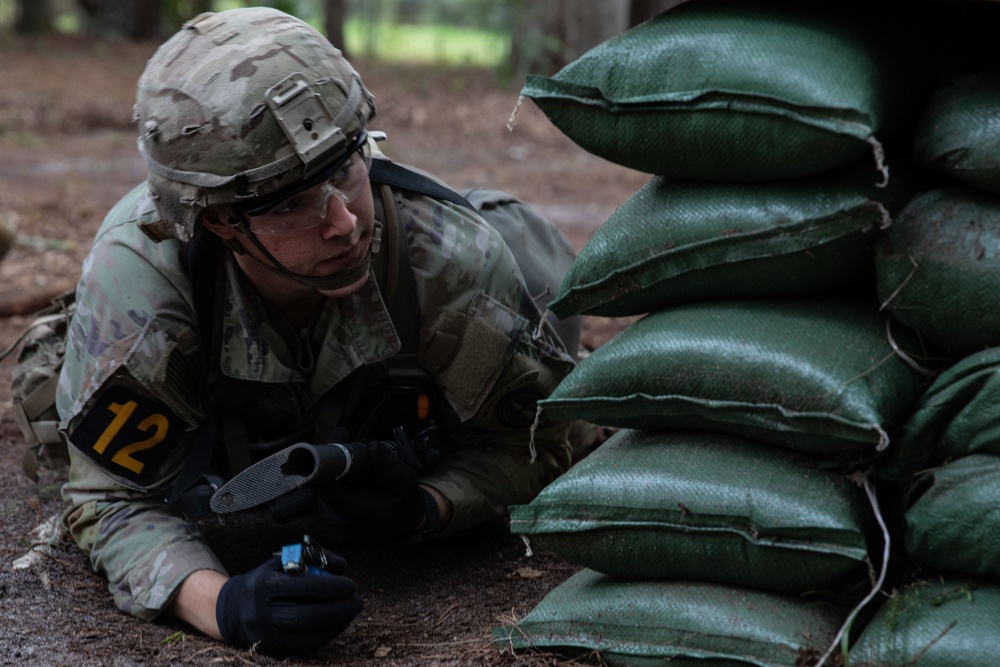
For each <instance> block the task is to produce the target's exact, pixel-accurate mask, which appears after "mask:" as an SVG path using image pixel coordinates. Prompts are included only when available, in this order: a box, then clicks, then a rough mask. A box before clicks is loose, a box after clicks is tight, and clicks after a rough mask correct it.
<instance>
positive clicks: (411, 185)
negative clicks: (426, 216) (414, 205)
mask: <svg viewBox="0 0 1000 667" xmlns="http://www.w3.org/2000/svg"><path fill="white" fill-rule="evenodd" d="M368 178H369V179H370V180H371V182H372V183H376V184H379V183H384V184H386V185H388V186H390V187H394V188H398V189H400V190H408V191H409V192H415V193H417V194H421V195H427V196H428V197H432V198H434V199H440V200H443V201H448V202H451V203H452V204H458V205H459V206H464V207H466V208H467V209H469V210H470V211H475V210H476V207H475V206H473V205H472V204H471V203H469V200H468V199H466V198H465V197H463V196H462V195H460V194H458V193H457V192H455V191H454V190H452V189H451V188H449V187H448V186H446V185H442V184H441V183H438V182H437V181H435V180H434V179H433V178H430V177H428V176H424V175H423V174H420V173H418V172H415V171H412V170H410V169H407V168H406V167H403V166H400V165H398V164H396V163H395V162H392V161H391V160H384V159H380V158H375V159H374V160H372V165H371V168H370V169H369V175H368Z"/></svg>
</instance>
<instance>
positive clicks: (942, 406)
mask: <svg viewBox="0 0 1000 667" xmlns="http://www.w3.org/2000/svg"><path fill="white" fill-rule="evenodd" d="M969 454H993V455H996V456H1000V348H995V347H994V348H990V349H988V350H983V351H982V352H977V353H976V354H973V355H970V356H968V357H965V358H964V359H962V360H961V361H959V362H958V363H957V364H955V365H954V366H952V367H951V368H949V369H948V370H946V371H945V372H944V373H942V374H941V375H940V376H938V377H937V379H935V380H934V382H933V384H931V386H930V388H929V389H928V390H927V393H925V394H924V395H923V396H921V397H920V400H919V401H918V402H917V406H916V408H915V409H914V411H913V414H912V415H911V416H910V418H909V419H908V420H907V422H906V424H905V425H904V427H903V429H902V432H901V433H900V436H899V438H897V439H896V441H895V442H894V443H893V444H892V446H890V447H889V449H888V450H887V451H886V455H885V457H884V458H883V459H881V460H879V462H878V465H877V467H876V472H877V475H878V477H879V478H881V479H886V480H891V481H897V482H899V481H905V480H907V479H909V478H910V477H911V476H913V475H914V474H915V473H916V472H917V471H920V470H925V469H927V468H930V467H932V466H936V465H939V464H940V463H943V462H945V461H948V460H950V459H956V458H960V457H963V456H968V455H969Z"/></svg>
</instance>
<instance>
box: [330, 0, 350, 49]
mask: <svg viewBox="0 0 1000 667" xmlns="http://www.w3.org/2000/svg"><path fill="white" fill-rule="evenodd" d="M323 7H324V11H323V29H324V30H325V31H326V38H327V39H329V40H330V42H332V43H333V45H334V46H336V47H337V48H338V49H340V50H341V51H342V52H343V54H344V57H345V58H348V59H350V55H349V54H348V53H347V44H346V43H345V41H344V18H345V17H346V16H347V0H326V1H325V2H324V3H323Z"/></svg>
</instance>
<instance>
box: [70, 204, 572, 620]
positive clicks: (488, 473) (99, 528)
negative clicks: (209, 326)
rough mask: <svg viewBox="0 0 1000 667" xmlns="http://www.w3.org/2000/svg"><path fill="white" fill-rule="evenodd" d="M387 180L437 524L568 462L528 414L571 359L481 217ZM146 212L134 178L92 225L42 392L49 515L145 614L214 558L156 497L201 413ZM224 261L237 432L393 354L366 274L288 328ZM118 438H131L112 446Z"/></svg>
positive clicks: (494, 504)
mask: <svg viewBox="0 0 1000 667" xmlns="http://www.w3.org/2000/svg"><path fill="white" fill-rule="evenodd" d="M395 195H396V201H397V210H398V211H399V213H400V222H401V224H402V225H403V227H404V230H405V236H406V240H407V243H408V246H409V256H410V261H411V264H412V267H413V273H414V278H415V283H416V285H415V286H416V297H417V299H418V301H419V312H420V320H421V326H420V334H419V342H418V346H417V351H418V359H419V365H420V366H421V367H422V368H423V370H424V371H426V372H427V373H428V374H429V376H430V377H431V378H432V380H433V382H434V384H435V386H436V387H437V388H438V389H440V392H441V394H442V395H443V396H444V397H445V400H446V405H443V406H442V411H441V412H442V415H443V416H442V418H441V420H440V424H439V425H440V426H441V428H442V430H443V431H444V432H445V435H446V437H447V438H448V440H449V442H450V443H452V444H453V446H454V451H453V452H452V453H450V454H449V455H448V456H446V457H445V458H444V459H443V460H442V461H441V462H440V463H439V464H438V465H437V466H436V467H435V468H434V470H433V472H432V473H431V474H429V475H426V476H423V477H421V480H420V481H421V482H422V483H424V484H427V485H430V486H432V487H434V488H436V489H437V490H439V491H440V492H441V493H442V494H443V495H444V496H445V497H446V498H447V499H448V500H449V501H450V503H451V504H452V506H453V518H452V520H451V523H450V524H449V525H448V527H447V529H446V531H445V533H453V532H456V531H460V530H462V529H465V528H468V527H470V526H473V525H476V524H478V523H481V522H482V521H484V520H487V519H488V518H490V517H494V516H497V515H503V513H504V512H505V511H506V507H507V506H508V505H510V504H515V503H523V502H526V501H528V500H530V499H531V498H532V497H534V496H535V495H536V494H537V492H538V491H539V490H540V489H541V488H542V487H543V486H544V485H545V484H547V483H548V482H549V481H551V480H552V479H553V478H554V477H555V476H556V475H558V474H559V473H561V472H562V471H563V470H565V469H566V468H567V467H568V466H569V463H570V456H571V451H570V446H569V444H568V442H567V431H568V428H569V425H568V424H566V423H564V422H555V421H548V420H546V419H544V418H541V420H540V421H539V422H538V423H537V425H536V428H535V431H534V434H533V435H532V434H531V430H532V426H533V419H534V417H535V415H534V411H535V409H534V401H535V400H537V399H538V398H541V397H545V396H548V395H549V393H551V391H552V389H553V388H554V387H555V386H556V385H557V384H558V383H559V381H560V380H561V379H562V378H563V377H564V376H565V375H566V374H567V373H568V372H569V370H570V368H571V367H572V364H573V361H572V357H570V356H569V355H568V354H567V353H566V351H565V348H564V347H563V345H562V343H561V342H560V340H559V339H558V337H557V336H556V335H555V334H554V333H553V332H552V329H551V327H550V326H549V324H548V323H545V324H543V325H541V326H540V325H539V321H540V319H541V314H540V313H539V311H538V308H537V307H536V306H535V304H534V302H533V301H532V299H531V296H530V295H529V294H528V293H527V291H526V289H525V287H524V283H523V279H522V276H521V273H520V270H519V269H518V267H517V264H516V263H515V261H514V259H513V257H512V255H511V253H510V251H509V250H508V248H507V247H506V245H505V244H504V242H503V240H502V238H501V237H500V236H499V234H498V233H497V232H496V231H495V230H493V229H492V228H491V227H490V226H489V225H488V224H486V223H485V222H484V221H483V220H482V219H481V218H479V217H478V216H476V215H475V214H474V213H472V212H471V211H469V210H467V209H465V208H462V207H459V206H456V205H453V204H450V203H442V202H439V201H436V200H432V199H429V198H427V197H423V196H414V195H410V194H403V193H401V192H397V193H395ZM155 218H156V214H155V210H154V207H153V205H152V201H151V199H150V197H149V194H148V185H147V184H143V185H140V186H138V187H136V188H135V189H134V190H133V191H132V192H131V193H130V194H128V195H127V196H126V197H125V198H123V200H122V201H121V202H120V203H119V204H118V205H117V206H116V207H115V208H114V209H113V210H112V211H111V212H110V213H109V215H108V217H107V218H106V220H105V221H104V224H103V225H102V227H101V228H100V230H99V231H98V234H97V237H96V239H95V242H94V245H93V248H92V250H91V252H90V255H89V257H88V258H87V260H86V262H85V265H84V269H83V273H82V277H81V280H80V284H79V290H78V303H79V305H78V311H77V316H76V317H75V318H74V320H73V322H72V325H71V330H70V333H69V338H68V353H67V356H66V360H65V365H64V369H63V372H62V375H61V378H60V384H59V390H58V394H57V407H58V409H59V413H60V417H61V420H62V421H61V428H62V429H63V430H64V431H65V432H66V433H67V434H68V437H69V440H70V445H71V446H70V456H71V461H72V464H71V469H70V479H69V482H68V483H67V484H66V485H65V487H64V490H63V495H64V498H65V499H66V500H67V502H68V503H69V507H68V509H67V511H66V514H65V522H66V524H67V526H68V527H69V530H70V531H71V533H72V535H73V537H74V538H75V540H76V541H77V543H78V544H79V545H80V547H81V548H82V549H84V550H85V551H86V552H88V553H89V555H90V559H91V563H92V565H93V567H94V568H95V570H97V571H98V572H100V573H101V574H103V575H104V576H106V577H107V578H108V581H109V588H110V590H111V591H112V593H113V594H114V597H115V601H116V603H117V604H118V606H119V607H120V608H121V609H122V610H124V611H127V612H129V613H131V614H132V615H134V616H137V617H140V618H144V619H151V618H154V617H155V616H157V615H158V614H159V613H160V612H162V611H163V610H164V609H165V608H166V606H168V605H169V603H170V601H171V600H172V598H173V596H174V594H175V593H176V591H177V588H178V587H179V585H180V584H181V582H182V581H183V580H184V578H185V577H186V576H187V575H188V574H190V573H191V572H193V571H195V570H198V569H212V570H218V571H223V568H222V565H221V564H220V562H219V560H218V558H217V557H216V556H215V555H214V554H213V553H212V552H211V551H210V550H209V548H208V547H207V546H206V545H205V543H204V542H203V540H202V538H201V536H200V534H199V532H198V530H197V527H196V526H195V525H193V524H191V523H189V522H188V521H186V520H185V519H183V518H182V517H181V516H180V515H179V514H178V513H177V512H175V511H174V510H173V509H172V508H171V507H169V506H167V505H165V504H164V503H163V502H162V498H163V497H164V491H165V490H166V489H168V488H169V486H170V485H171V483H172V482H173V481H174V479H175V478H176V476H177V474H178V472H179V470H180V468H181V466H182V465H183V462H184V460H185V457H186V456H187V455H188V454H189V452H190V446H191V438H192V431H193V429H194V428H195V426H196V425H197V424H198V423H199V422H200V421H201V420H202V419H203V417H204V415H205V414H206V410H205V406H204V405H203V403H202V398H201V397H202V395H203V392H202V387H201V382H202V380H201V378H202V377H203V371H202V366H201V364H202V362H201V361H200V357H199V342H198V337H197V334H196V332H195V328H194V327H195V316H194V295H193V287H192V284H191V281H190V279H189V277H188V274H187V273H186V272H185V271H184V269H183V268H182V265H181V262H180V254H181V252H182V249H183V245H182V244H181V243H180V242H178V241H176V240H168V241H164V242H161V243H154V242H152V241H151V240H150V239H149V238H148V237H147V235H145V234H143V233H142V231H141V230H140V228H139V226H138V224H137V222H138V221H140V220H142V221H151V220H152V221H155ZM223 261H224V264H225V281H224V283H225V286H224V293H223V297H224V303H225V307H224V308H223V309H222V310H223V311H224V312H221V313H218V314H217V316H219V317H221V319H222V329H221V331H222V334H221V339H222V340H221V350H220V366H221V373H222V374H223V375H224V376H226V377H228V378H231V379H234V380H236V381H249V382H251V383H266V384H267V387H268V388H269V390H268V391H267V392H264V393H259V394H257V395H256V396H254V398H253V401H254V402H253V404H248V405H246V406H244V407H245V410H243V412H244V413H245V414H248V415H254V416H258V417H260V418H259V419H254V418H251V419H249V420H248V422H247V425H248V435H249V437H250V439H251V440H252V441H267V442H276V441H280V440H281V437H282V436H283V435H284V436H288V435H290V434H291V435H300V434H301V433H302V432H308V431H309V430H310V429H311V428H312V427H313V426H314V425H315V423H316V422H318V421H321V416H322V415H321V412H322V409H323V405H324V402H323V401H324V397H327V396H328V395H329V394H330V393H331V392H333V391H336V389H337V388H338V386H339V385H341V384H342V381H343V380H344V379H345V378H347V377H348V376H349V375H350V374H351V373H352V371H354V370H355V369H357V368H359V367H361V366H362V365H365V364H372V363H376V362H379V361H381V360H385V359H388V358H389V357H392V356H393V355H395V354H397V352H399V350H400V347H401V344H400V340H399V337H398V336H397V334H396V331H395V329H394V327H393V325H392V320H391V317H390V314H389V312H388V310H387V308H386V306H385V305H384V303H383V301H382V298H381V296H380V294H379V290H378V286H377V285H376V284H375V280H374V274H373V275H372V279H371V280H369V282H368V284H367V285H366V286H365V287H364V288H363V289H362V290H361V291H360V292H358V293H356V294H354V295H352V296H350V297H347V298H344V299H339V300H330V301H328V303H327V304H326V306H325V307H324V309H323V311H322V312H321V313H320V314H319V316H318V317H317V318H315V319H314V322H313V324H312V325H311V327H310V329H309V330H308V331H306V332H298V331H294V330H293V329H292V328H291V326H290V325H289V324H287V323H286V322H284V321H283V320H281V319H280V318H279V317H276V316H275V315H274V314H273V312H272V311H271V310H269V309H268V307H267V306H266V305H265V304H264V303H263V302H262V301H261V299H260V298H259V296H258V295H257V294H256V293H255V292H254V291H253V289H252V288H251V287H249V285H248V284H247V283H246V282H245V281H244V280H243V279H242V278H241V274H240V273H239V271H238V270H237V269H236V266H235V263H234V262H233V261H232V258H231V256H230V255H229V254H228V251H226V253H225V255H224V260H223ZM199 289H201V286H199ZM401 296H402V295H401ZM272 390H273V391H272ZM265 416H266V418H265ZM140 417H141V418H142V421H141V423H134V422H135V420H137V419H139V418H140ZM126 436H128V437H127V438H126ZM161 436H162V437H161ZM122 438H126V440H135V442H131V443H130V444H129V445H127V446H124V447H123V446H121V444H122V443H121V442H119V441H120V440H121V439H122ZM142 443H144V444H143V445H142V446H138V447H137V444H142ZM149 443H153V444H149ZM129 447H131V449H130V448H129Z"/></svg>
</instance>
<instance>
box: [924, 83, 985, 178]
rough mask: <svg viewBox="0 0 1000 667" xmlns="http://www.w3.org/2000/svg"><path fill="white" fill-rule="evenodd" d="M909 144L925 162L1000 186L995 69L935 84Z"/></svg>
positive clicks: (949, 171) (958, 175) (960, 175)
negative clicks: (912, 144)
mask: <svg viewBox="0 0 1000 667" xmlns="http://www.w3.org/2000/svg"><path fill="white" fill-rule="evenodd" d="M914 147H915V149H916V155H917V157H918V159H920V160H921V161H922V162H923V163H925V164H926V165H928V166H930V167H933V168H936V169H940V170H942V171H944V172H946V173H948V174H951V175H952V176H954V177H955V178H957V179H959V180H961V181H963V182H965V183H968V184H969V185H973V186H975V187H978V188H984V189H986V190H990V191H992V192H1000V72H987V73H979V74H971V75H968V76H965V77H961V78H959V79H957V80H955V81H953V82H952V83H951V84H949V85H948V86H945V87H943V88H941V89H940V90H938V91H937V92H936V93H935V94H934V96H933V97H932V98H931V100H930V102H929V103H928V105H927V108H926V109H925V111H924V115H923V117H922V118H921V120H920V123H919V124H918V125H917V129H916V134H915V138H914Z"/></svg>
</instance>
